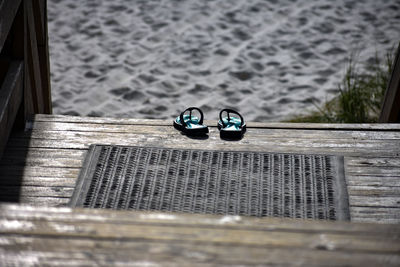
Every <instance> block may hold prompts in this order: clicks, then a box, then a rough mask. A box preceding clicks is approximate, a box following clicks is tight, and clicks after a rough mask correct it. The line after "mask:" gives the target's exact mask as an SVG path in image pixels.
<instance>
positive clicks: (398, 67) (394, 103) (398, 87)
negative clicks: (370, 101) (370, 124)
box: [379, 43, 400, 123]
mask: <svg viewBox="0 0 400 267" xmlns="http://www.w3.org/2000/svg"><path fill="white" fill-rule="evenodd" d="M399 54H400V43H399V46H398V48H397V52H396V57H395V60H394V62H393V71H392V76H391V77H390V80H389V83H388V86H387V89H386V93H385V98H384V101H383V104H382V109H381V115H380V117H379V122H380V123H393V122H400V58H399V57H400V55H399Z"/></svg>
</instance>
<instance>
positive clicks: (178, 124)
mask: <svg viewBox="0 0 400 267" xmlns="http://www.w3.org/2000/svg"><path fill="white" fill-rule="evenodd" d="M193 110H196V111H198V112H199V113H200V117H197V116H194V115H192V111H193ZM187 112H189V114H186V113H187ZM224 113H227V114H226V115H227V116H226V117H223V114H224ZM230 114H236V115H238V116H239V117H235V116H230ZM203 118H204V115H203V112H202V111H201V109H199V108H197V107H190V108H187V109H186V110H185V111H183V112H182V113H181V114H180V115H179V116H178V117H177V118H176V119H175V120H174V127H175V128H176V129H178V130H180V131H182V132H183V133H185V134H187V135H204V134H207V133H208V127H207V125H204V124H203ZM217 126H218V130H219V131H220V136H221V138H233V139H236V138H241V137H242V136H243V134H244V132H245V131H246V123H245V122H244V119H243V117H242V115H240V113H239V112H237V111H235V110H233V109H227V108H226V109H223V110H221V111H220V113H219V121H218V123H217Z"/></svg>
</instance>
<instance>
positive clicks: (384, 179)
mask: <svg viewBox="0 0 400 267" xmlns="http://www.w3.org/2000/svg"><path fill="white" fill-rule="evenodd" d="M346 182H347V185H349V186H373V187H380V186H384V187H391V186H400V177H399V176H377V175H370V174H368V173H367V172H365V173H364V174H363V175H362V176H361V175H358V176H356V175H349V174H347V175H346Z"/></svg>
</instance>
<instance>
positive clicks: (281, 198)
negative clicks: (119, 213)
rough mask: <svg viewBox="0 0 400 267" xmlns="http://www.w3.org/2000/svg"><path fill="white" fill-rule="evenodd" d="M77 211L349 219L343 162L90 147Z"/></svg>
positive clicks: (324, 158) (293, 156)
mask: <svg viewBox="0 0 400 267" xmlns="http://www.w3.org/2000/svg"><path fill="white" fill-rule="evenodd" d="M70 206H72V207H90V208H110V209H125V210H126V209H128V210H157V211H174V212H175V211H176V212H190V213H208V214H231V215H248V216H259V217H261V216H274V217H291V218H310V219H325V220H348V219H349V208H348V196H347V190H346V183H345V180H344V173H343V158H342V157H337V156H327V155H299V154H273V153H265V152H250V151H247V152H246V151H244V152H243V151H241V152H236V151H207V150H189V149H169V148H154V147H127V146H108V145H92V146H91V147H90V149H89V152H88V154H87V156H86V159H85V162H84V166H83V168H82V170H81V173H80V175H79V178H78V180H77V184H76V187H75V191H74V193H73V196H72V199H71V201H70Z"/></svg>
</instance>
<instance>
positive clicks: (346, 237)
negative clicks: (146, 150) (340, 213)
mask: <svg viewBox="0 0 400 267" xmlns="http://www.w3.org/2000/svg"><path fill="white" fill-rule="evenodd" d="M206 124H208V125H210V126H213V125H215V122H214V121H207V122H206ZM92 143H102V144H119V145H147V146H163V147H170V148H204V149H217V150H254V151H267V152H292V153H321V154H335V155H344V160H345V172H346V179H347V184H348V192H349V199H350V213H351V220H352V222H351V223H350V222H323V221H310V220H293V219H279V218H261V219H260V218H245V217H239V216H212V215H193V214H174V213H149V212H135V211H129V212H126V211H113V210H89V209H87V210H81V209H70V208H65V207H63V206H65V205H66V204H67V203H68V201H69V198H70V197H71V195H72V192H73V189H74V185H75V181H76V178H77V176H78V173H79V170H80V168H81V165H82V160H83V158H84V156H85V153H86V151H87V149H88V147H89V145H90V144H92ZM0 202H3V203H1V204H0V265H2V266H8V265H10V266H15V265H21V266H26V265H35V264H36V265H51V266H54V265H63V266H64V265H65V264H67V263H68V265H89V266H93V265H102V266H106V265H129V266H131V265H135V266H136V265H138V266H141V265H146V266H149V265H151V266H153V265H154V266H158V265H162V266H168V265H173V266H176V265H185V266H188V265H198V264H206V265H268V264H270V265H272V264H276V265H293V264H296V265H302V266H320V265H329V266H343V265H349V266H399V265H400V256H399V252H400V224H399V223H400V125H399V124H357V125H354V124H352V125H350V124H349V125H338V124H314V125H313V124H285V123H248V131H247V133H246V134H245V136H244V138H243V139H242V140H240V141H224V140H221V139H220V138H219V133H218V130H217V129H216V127H214V126H213V127H211V129H210V134H209V137H208V138H199V139H196V138H188V137H186V136H184V135H182V134H181V133H180V132H178V131H177V130H175V129H174V128H173V127H172V126H171V122H170V121H161V120H139V119H112V118H83V117H71V116H53V115H36V116H35V117H34V119H33V120H32V122H31V123H28V125H27V129H26V131H24V132H14V133H13V134H12V135H11V138H10V139H9V141H8V144H7V147H6V150H5V151H4V156H3V158H2V160H1V161H0ZM6 202H8V203H6ZM9 202H14V203H18V204H19V205H15V204H10V203H9ZM20 204H24V205H20ZM26 205H28V206H26ZM359 222H369V223H373V224H368V223H359ZM377 223H379V224H377Z"/></svg>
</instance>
